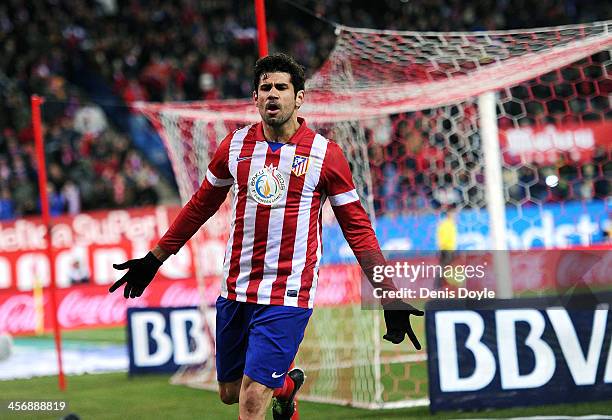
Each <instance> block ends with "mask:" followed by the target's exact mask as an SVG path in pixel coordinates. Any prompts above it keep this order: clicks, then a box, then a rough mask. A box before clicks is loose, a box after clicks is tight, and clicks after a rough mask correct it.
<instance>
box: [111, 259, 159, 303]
mask: <svg viewBox="0 0 612 420" xmlns="http://www.w3.org/2000/svg"><path fill="white" fill-rule="evenodd" d="M161 265H162V263H161V261H160V260H158V259H157V258H156V257H155V255H153V253H151V252H149V253H148V254H147V255H145V256H144V257H143V258H137V259H135V260H129V261H126V262H124V263H123V264H113V268H115V269H117V270H129V271H128V272H127V273H125V275H124V276H123V277H121V278H120V279H119V280H117V281H116V282H115V283H114V284H113V285H112V286H111V287H110V288H109V289H108V291H109V292H110V293H113V292H114V291H115V290H117V289H118V288H119V287H121V285H122V284H123V283H126V285H125V289H123V296H124V297H125V298H126V299H127V298H136V297H139V296H140V295H142V292H144V289H145V288H146V287H147V286H148V285H149V283H151V280H153V277H155V273H157V270H159V267H161Z"/></svg>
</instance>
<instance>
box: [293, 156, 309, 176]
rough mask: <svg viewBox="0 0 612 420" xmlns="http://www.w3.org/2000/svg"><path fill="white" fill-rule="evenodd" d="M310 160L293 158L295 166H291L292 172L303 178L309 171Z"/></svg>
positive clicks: (302, 157)
mask: <svg viewBox="0 0 612 420" xmlns="http://www.w3.org/2000/svg"><path fill="white" fill-rule="evenodd" d="M309 162H310V160H309V159H308V158H307V157H306V156H300V155H295V156H294V158H293V165H291V172H293V173H294V174H295V176H302V175H304V174H305V173H306V171H307V170H308V163H309Z"/></svg>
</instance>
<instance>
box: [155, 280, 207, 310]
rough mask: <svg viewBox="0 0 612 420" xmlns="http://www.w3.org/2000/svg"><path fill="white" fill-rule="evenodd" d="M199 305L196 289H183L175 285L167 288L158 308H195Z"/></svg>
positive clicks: (179, 285) (183, 287)
mask: <svg viewBox="0 0 612 420" xmlns="http://www.w3.org/2000/svg"><path fill="white" fill-rule="evenodd" d="M199 303H200V295H199V293H198V289H196V288H194V287H185V286H183V285H182V284H180V283H175V284H173V285H171V286H170V287H168V288H167V289H166V290H165V291H164V293H163V295H162V297H161V299H160V300H159V304H160V306H163V307H168V306H196V305H199Z"/></svg>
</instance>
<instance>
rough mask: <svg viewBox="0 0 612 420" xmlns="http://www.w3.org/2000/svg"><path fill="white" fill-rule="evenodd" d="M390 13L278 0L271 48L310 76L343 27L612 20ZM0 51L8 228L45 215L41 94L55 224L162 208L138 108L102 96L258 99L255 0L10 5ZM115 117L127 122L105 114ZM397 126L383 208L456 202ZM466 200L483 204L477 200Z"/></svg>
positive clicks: (571, 1) (507, 6) (580, 13)
mask: <svg viewBox="0 0 612 420" xmlns="http://www.w3.org/2000/svg"><path fill="white" fill-rule="evenodd" d="M349 3H350V4H349ZM383 3H384V4H381V2H370V1H365V0H359V1H351V2H348V1H347V0H316V1H305V2H299V5H301V6H303V8H304V9H308V10H310V11H312V14H314V15H317V16H318V17H319V18H315V17H313V16H312V14H309V13H306V12H305V11H304V10H302V9H300V8H299V7H295V4H291V2H285V1H281V0H278V1H273V2H272V1H269V2H267V8H268V9H267V16H268V22H269V23H268V25H269V26H268V31H269V38H270V39H269V40H270V44H271V50H276V51H287V52H289V53H291V54H292V55H294V56H295V57H296V58H297V59H298V61H300V62H301V63H302V64H304V65H305V66H306V68H307V70H308V71H309V72H310V73H312V72H313V71H315V70H316V69H317V68H318V67H319V66H320V64H321V63H322V62H323V61H324V59H325V57H327V55H328V54H329V52H330V50H331V48H332V47H333V45H334V39H335V37H334V28H333V27H332V26H331V25H329V24H328V23H326V22H325V20H328V21H333V22H338V23H341V24H345V25H350V26H360V27H374V28H387V29H411V30H441V31H450V30H492V29H511V28H519V27H535V26H552V25H559V24H567V23H576V22H586V21H594V20H601V19H602V18H605V17H610V16H612V5H611V4H609V2H603V3H602V2H582V1H579V0H502V1H498V0H484V1H479V2H473V1H468V0H410V1H407V0H402V1H400V0H384V1H383ZM0 46H1V47H0V96H1V97H2V101H1V104H0V219H11V218H14V217H17V216H20V215H28V214H34V213H37V212H38V207H39V206H38V203H37V198H36V197H38V194H37V186H36V182H35V180H36V164H35V160H34V156H33V139H32V130H31V127H30V117H29V100H28V98H29V96H30V95H31V94H33V93H37V94H41V95H43V96H45V98H46V103H45V105H44V108H43V111H44V115H43V117H44V121H45V130H46V135H47V137H46V141H47V150H46V152H47V156H48V159H49V175H50V182H49V187H48V188H49V191H50V192H51V201H52V208H53V211H54V213H55V214H61V213H63V212H71V213H73V212H78V211H80V210H81V209H83V210H87V209H94V208H112V207H125V206H138V205H146V204H154V203H156V202H157V201H158V192H157V191H156V187H155V186H156V184H157V181H158V180H159V179H160V177H161V176H162V172H163V171H161V170H160V169H159V168H158V167H157V166H156V164H155V163H154V162H153V163H151V162H150V161H149V159H147V154H146V152H147V150H143V147H142V142H141V143H140V146H139V144H137V143H135V142H134V141H133V137H134V136H131V135H129V134H130V133H131V134H133V132H130V131H129V130H128V129H127V128H126V127H125V126H122V124H121V121H122V120H121V118H131V120H130V121H131V122H133V121H135V118H137V117H136V116H134V115H133V113H131V112H129V111H128V109H129V108H121V107H115V109H114V111H111V112H109V108H110V107H106V108H105V107H104V101H103V100H102V99H101V97H100V96H99V95H98V94H99V92H102V91H105V89H106V91H108V95H107V96H106V98H107V99H108V98H111V99H113V98H114V100H118V102H113V103H115V104H123V103H126V104H128V105H129V104H132V103H133V102H134V101H138V100H148V101H182V100H202V99H219V98H239V97H248V96H250V93H251V78H250V69H251V68H252V65H253V63H254V62H255V60H256V58H257V57H256V54H257V48H256V30H255V28H254V11H253V2H252V1H249V0H233V1H222V0H218V1H215V0H212V1H205V2H202V1H196V0H181V1H164V0H154V1H146V2H145V1H142V0H127V1H116V0H34V1H31V2H22V1H20V0H8V1H6V2H3V3H2V4H1V5H0ZM94 103H98V105H100V106H97V105H94ZM113 113H114V114H121V115H109V114H113ZM126 115H127V117H126ZM402 118H403V117H400V118H399V119H402ZM406 118H407V119H409V118H408V117H406ZM128 125H129V124H128ZM131 126H134V124H132V125H131ZM394 126H395V130H394V132H393V136H394V137H393V138H392V139H391V140H390V141H389V143H388V145H387V146H384V147H381V148H379V150H374V149H372V150H370V153H371V155H372V157H373V158H374V159H376V158H377V156H378V158H379V159H380V158H385V160H386V161H387V162H388V163H387V164H385V165H381V166H379V167H378V169H375V170H374V175H375V177H374V184H375V187H376V189H377V191H376V192H377V194H378V196H379V202H382V201H384V200H385V197H386V196H388V195H394V194H395V195H396V196H398V197H399V196H401V199H399V200H396V201H398V203H397V204H396V207H397V208H398V209H399V210H402V209H412V208H415V206H417V207H418V205H419V204H418V200H413V201H414V203H415V204H414V205H413V204H406V203H407V202H408V201H410V200H408V201H406V200H407V198H406V197H408V196H414V197H421V196H422V197H424V199H425V200H431V199H432V197H433V200H434V201H435V202H441V201H440V200H442V198H440V197H441V196H445V197H446V196H448V197H453V196H456V194H457V193H456V192H453V190H452V188H451V187H449V188H448V191H446V192H445V189H444V188H439V187H440V186H441V185H449V181H450V179H449V176H451V174H449V173H444V172H440V171H431V177H424V175H423V171H422V169H423V168H422V165H424V164H425V163H424V162H426V161H427V159H425V158H423V156H424V155H423V153H433V154H437V153H439V151H440V149H441V148H443V147H442V144H441V143H436V141H435V139H434V140H431V139H429V140H430V141H429V142H428V141H423V138H422V136H423V135H424V134H423V130H420V129H418V127H417V128H415V127H414V124H413V125H412V126H411V128H410V127H409V128H410V129H407V128H402V127H401V124H400V125H398V124H397V123H394ZM131 139H132V140H131ZM139 147H140V148H139ZM397 147H400V148H403V149H404V150H409V155H410V156H409V157H408V158H407V159H406V160H405V163H403V164H402V168H400V169H401V170H399V169H398V168H397V167H394V166H393V165H395V163H392V162H391V161H392V159H391V158H392V157H393V156H394V155H393V153H396V152H393V151H392V150H391V149H393V148H397ZM144 149H146V147H144ZM422 150H424V151H425V152H422ZM475 158H477V156H475ZM441 159H442V160H444V157H441ZM403 168H408V169H403ZM410 171H412V172H410ZM579 172H581V173H582V172H583V171H579ZM413 174H414V175H413ZM394 177H395V178H394ZM398 177H399V178H398ZM425 178H427V179H425ZM398 179H399V181H398ZM396 181H398V182H396ZM415 185H417V186H415ZM445 188H446V187H445ZM602 188H603V187H602ZM398 189H399V190H398ZM403 189H404V190H406V191H409V193H407V195H406V194H404V193H403V192H402V191H404V190H403ZM460 193H461V194H463V192H460ZM398 194H400V195H398ZM401 194H404V195H401ZM436 194H437V195H438V196H440V197H438V198H436V197H434V195H436ZM469 194H473V197H474V200H473V201H474V202H475V203H477V202H478V200H479V198H478V197H480V196H479V195H478V194H480V193H478V192H473V193H472V192H470V193H469ZM446 200H447V201H448V200H449V199H448V198H447V199H446ZM442 201H443V200H442ZM410 202H412V201H410ZM379 208H380V209H381V211H382V210H384V209H383V207H382V206H379Z"/></svg>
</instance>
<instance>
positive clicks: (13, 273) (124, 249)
mask: <svg viewBox="0 0 612 420" xmlns="http://www.w3.org/2000/svg"><path fill="white" fill-rule="evenodd" d="M179 210H180V209H179V207H149V208H139V209H130V210H112V211H100V212H93V213H82V214H78V215H76V216H61V217H57V218H55V219H54V220H53V230H52V241H53V247H54V267H53V269H54V270H55V273H56V279H57V284H58V287H59V288H64V287H69V286H70V285H72V284H75V283H80V282H81V281H83V280H86V281H87V282H88V283H91V284H98V285H107V284H110V283H112V282H113V281H115V280H116V279H117V278H118V275H119V273H118V272H117V271H116V270H114V269H113V268H112V264H113V263H118V262H122V261H125V260H127V259H130V258H135V257H141V256H143V255H144V254H145V253H146V252H147V251H148V250H149V249H150V248H151V247H152V246H154V245H155V243H156V242H157V241H158V239H159V238H160V236H161V235H163V233H164V232H165V231H166V230H167V228H168V226H169V224H170V222H171V221H172V220H173V219H174V217H175V216H176V214H177V213H178V211H179ZM226 218H227V213H225V212H219V213H217V214H216V215H215V216H214V217H213V218H212V219H211V220H209V221H208V222H207V223H206V225H205V228H203V229H202V230H201V232H200V234H199V236H198V245H199V246H197V249H198V250H199V252H200V253H201V255H199V257H200V258H203V261H206V264H203V267H202V269H203V271H204V273H203V274H204V275H219V274H220V273H221V267H222V265H223V255H224V252H225V244H226V241H227V236H228V229H229V226H228V223H227V221H226ZM44 230H45V228H44V226H43V224H42V221H41V220H40V218H26V219H19V220H16V221H14V222H9V223H1V224H0V290H1V289H17V290H20V291H25V290H31V289H32V287H33V285H34V282H36V281H38V282H40V284H42V285H43V286H47V285H48V284H49V269H50V268H49V262H48V258H47V256H46V254H45V246H46V244H45V240H44ZM193 275H194V269H193V255H192V252H191V248H190V247H187V246H186V247H183V249H182V250H181V251H180V252H179V253H178V254H177V255H175V256H172V257H171V260H170V263H169V264H164V266H163V267H162V269H161V270H160V276H161V278H166V279H169V280H177V279H187V278H192V277H193Z"/></svg>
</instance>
